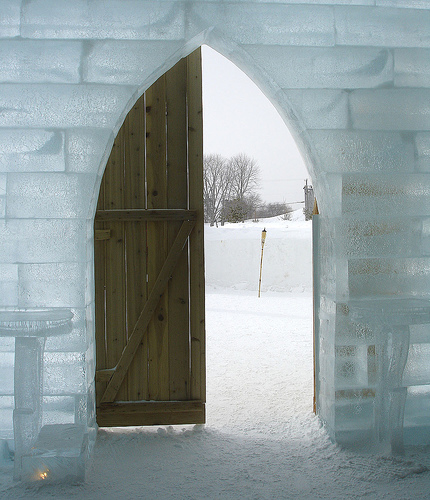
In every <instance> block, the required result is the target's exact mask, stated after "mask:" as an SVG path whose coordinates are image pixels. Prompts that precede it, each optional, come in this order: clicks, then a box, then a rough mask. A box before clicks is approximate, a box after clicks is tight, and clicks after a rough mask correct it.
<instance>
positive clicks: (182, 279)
mask: <svg viewBox="0 0 430 500" xmlns="http://www.w3.org/2000/svg"><path fill="white" fill-rule="evenodd" d="M202 143H203V139H202V96H201V54H200V49H199V50H197V51H196V52H194V53H193V54H191V55H190V56H188V57H187V58H185V59H182V60H181V61H179V63H178V64H177V65H176V66H174V67H173V68H172V69H171V70H170V71H168V72H167V73H166V74H165V75H164V76H162V77H161V78H160V79H159V80H158V81H157V82H155V83H154V85H152V87H150V88H149V89H148V90H147V91H146V92H145V94H144V95H143V96H142V97H141V98H140V99H139V100H138V101H137V102H136V104H135V105H134V106H133V108H132V110H131V111H130V113H129V114H128V116H127V118H126V120H125V121H124V124H123V126H122V127H121V129H120V131H119V132H118V135H117V137H116V139H115V143H114V146H113V148H112V152H111V155H110V158H109V161H108V164H107V167H106V171H105V174H104V177H103V182H102V185H101V188H100V196H99V200H98V205H97V212H96V217H95V224H94V228H95V280H96V350H97V362H96V399H97V423H98V424H99V425H100V426H123V425H156V424H184V423H204V421H205V334H204V262H203V194H202V193H203V180H202V177H203V166H202V162H203V158H202Z"/></svg>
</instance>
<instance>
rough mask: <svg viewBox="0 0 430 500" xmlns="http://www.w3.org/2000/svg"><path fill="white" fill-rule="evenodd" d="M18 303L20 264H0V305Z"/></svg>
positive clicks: (14, 304)
mask: <svg viewBox="0 0 430 500" xmlns="http://www.w3.org/2000/svg"><path fill="white" fill-rule="evenodd" d="M17 305H18V265H17V264H0V306H12V307H13V306H15V307H16V306H17Z"/></svg>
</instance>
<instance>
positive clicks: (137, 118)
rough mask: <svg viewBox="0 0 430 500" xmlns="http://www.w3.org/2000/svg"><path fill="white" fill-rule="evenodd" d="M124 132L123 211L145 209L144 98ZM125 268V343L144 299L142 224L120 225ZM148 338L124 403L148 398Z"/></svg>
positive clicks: (131, 373) (133, 369)
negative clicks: (123, 235) (123, 238)
mask: <svg viewBox="0 0 430 500" xmlns="http://www.w3.org/2000/svg"><path fill="white" fill-rule="evenodd" d="M124 125H125V128H124V157H125V172H124V179H125V182H124V187H125V189H124V208H146V186H145V97H144V95H143V96H142V97H140V99H138V100H137V102H136V103H135V105H134V106H133V107H132V109H131V110H130V112H129V114H128V117H127V120H126V122H125V124H124ZM124 229H125V264H126V276H125V278H126V335H127V340H128V339H129V337H130V335H131V332H132V331H133V328H134V325H135V324H136V321H137V319H138V318H139V314H140V312H141V310H142V309H143V307H144V305H145V302H146V299H147V290H146V244H147V243H146V223H145V222H138V221H136V222H131V221H129V222H124ZM147 358H148V338H147V336H146V335H145V336H144V337H143V339H142V341H141V343H140V346H139V347H138V349H137V351H136V354H135V357H134V359H133V361H132V363H131V365H130V368H129V370H128V374H127V389H128V394H127V396H128V397H127V400H128V401H140V400H143V399H146V398H147V395H148V361H147Z"/></svg>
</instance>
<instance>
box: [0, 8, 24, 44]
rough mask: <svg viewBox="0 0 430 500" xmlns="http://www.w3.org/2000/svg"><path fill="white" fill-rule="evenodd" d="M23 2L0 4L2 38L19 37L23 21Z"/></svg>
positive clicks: (0, 32) (0, 33)
mask: <svg viewBox="0 0 430 500" xmlns="http://www.w3.org/2000/svg"><path fill="white" fill-rule="evenodd" d="M21 3H22V1H21V0H8V1H7V2H0V36H1V37H15V36H19V29H20V20H21Z"/></svg>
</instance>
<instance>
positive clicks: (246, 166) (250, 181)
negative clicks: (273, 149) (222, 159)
mask: <svg viewBox="0 0 430 500" xmlns="http://www.w3.org/2000/svg"><path fill="white" fill-rule="evenodd" d="M229 166H230V170H231V175H232V183H233V186H232V189H233V197H234V198H235V199H236V200H243V199H244V198H245V197H249V196H251V195H253V194H255V191H256V190H257V189H258V183H259V180H260V179H259V178H260V168H259V166H258V164H257V162H256V161H255V160H254V159H253V158H250V157H249V156H247V155H246V154H244V153H240V154H238V155H235V156H233V157H232V158H230V160H229Z"/></svg>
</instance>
